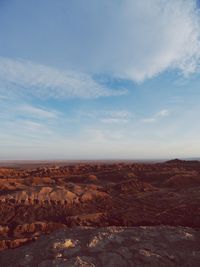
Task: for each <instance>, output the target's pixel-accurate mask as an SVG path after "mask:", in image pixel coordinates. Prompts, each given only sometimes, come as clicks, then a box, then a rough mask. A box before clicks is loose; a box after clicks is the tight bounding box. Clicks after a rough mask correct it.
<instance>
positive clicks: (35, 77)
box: [0, 58, 127, 98]
mask: <svg viewBox="0 0 200 267" xmlns="http://www.w3.org/2000/svg"><path fill="white" fill-rule="evenodd" d="M0 86H1V87H0V94H3V95H6V94H7V95H8V96H9V95H13V94H14V95H21V96H23V95H26V96H27V95H29V96H34V97H39V98H69V97H80V98H97V97H103V96H114V95H122V94H126V93H127V90H125V89H121V90H114V89H109V88H107V87H106V86H104V85H101V84H99V83H97V82H96V81H95V80H94V79H93V78H92V77H91V76H90V75H88V74H84V73H77V72H72V71H67V70H64V71H63V70H58V69H56V68H52V67H49V66H45V65H41V64H35V63H33V62H30V61H24V60H13V59H8V58H0Z"/></svg>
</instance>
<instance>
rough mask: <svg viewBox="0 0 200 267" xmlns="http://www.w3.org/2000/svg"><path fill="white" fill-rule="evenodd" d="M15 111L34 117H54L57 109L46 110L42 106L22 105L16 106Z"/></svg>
mask: <svg viewBox="0 0 200 267" xmlns="http://www.w3.org/2000/svg"><path fill="white" fill-rule="evenodd" d="M17 111H20V112H22V113H23V115H24V114H25V115H29V116H31V117H36V118H46V119H55V118H57V113H58V112H57V111H48V110H45V109H42V108H37V107H34V106H32V105H22V106H19V107H18V108H17Z"/></svg>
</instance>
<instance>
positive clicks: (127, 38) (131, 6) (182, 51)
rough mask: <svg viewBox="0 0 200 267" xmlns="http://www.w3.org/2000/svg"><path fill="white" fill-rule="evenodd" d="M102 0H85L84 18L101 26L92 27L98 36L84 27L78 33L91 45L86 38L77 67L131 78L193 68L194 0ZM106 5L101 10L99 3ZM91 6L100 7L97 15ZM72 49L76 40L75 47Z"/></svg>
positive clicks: (198, 21)
mask: <svg viewBox="0 0 200 267" xmlns="http://www.w3.org/2000/svg"><path fill="white" fill-rule="evenodd" d="M96 2H97V1H95V3H96ZM107 2H108V1H107V0H102V1H101V4H99V5H97V3H96V5H95V4H94V5H92V4H91V6H93V7H94V6H95V9H94V8H93V9H92V8H91V7H89V11H88V13H89V18H88V21H89V23H90V24H92V23H93V24H94V25H97V26H98V25H99V24H100V25H102V27H101V28H100V29H99V28H97V26H96V28H95V30H96V33H98V36H96V35H95V36H93V35H92V34H91V32H90V31H89V30H88V31H87V30H85V32H84V34H85V36H86V37H85V38H86V39H87V40H92V42H91V45H92V46H91V47H90V44H88V43H87V47H83V48H82V49H83V51H84V53H83V54H85V52H87V51H89V53H88V54H87V64H88V65H87V66H85V65H84V64H82V65H83V68H85V67H86V68H87V67H89V68H90V70H91V71H96V72H99V71H100V72H102V71H103V72H107V73H110V74H112V75H114V76H116V77H120V78H125V79H130V80H133V81H136V82H142V81H144V80H145V79H148V78H151V77H154V76H156V75H158V74H160V73H162V72H164V71H166V70H178V71H180V72H182V73H183V74H184V75H186V76H187V75H189V74H190V73H194V72H196V71H198V69H199V61H200V17H199V9H198V5H197V1H196V0H151V1H146V0H134V1H133V0H124V1H116V0H112V1H109V4H108V3H107ZM90 3H91V1H90ZM107 5H108V8H107V9H105V10H104V9H103V6H107ZM97 6H98V7H99V6H100V7H99V8H101V9H100V10H101V12H102V13H101V16H99V15H98V14H97V13H98V12H99V11H98V10H99V9H98V8H97ZM102 10H103V11H102ZM93 13H95V15H96V16H95V18H96V21H95V22H94V21H93V18H94V14H93ZM92 14H93V16H92ZM90 16H91V17H90ZM89 23H88V25H87V26H88V27H89ZM94 27H95V26H94ZM94 44H95V45H94ZM94 46H95V49H94V48H93V47H94ZM78 49H80V47H79V46H78V45H77V51H76V52H78ZM82 61H83V62H84V58H82ZM83 62H77V63H78V64H81V63H83Z"/></svg>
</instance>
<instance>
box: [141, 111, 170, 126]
mask: <svg viewBox="0 0 200 267" xmlns="http://www.w3.org/2000/svg"><path fill="white" fill-rule="evenodd" d="M169 114H170V111H169V110H167V109H162V110H160V111H159V112H157V113H155V114H154V115H153V116H152V117H149V118H145V119H142V122H144V123H154V122H157V121H159V120H160V119H161V118H163V117H167V116H169Z"/></svg>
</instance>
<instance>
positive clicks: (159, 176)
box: [0, 160, 200, 267]
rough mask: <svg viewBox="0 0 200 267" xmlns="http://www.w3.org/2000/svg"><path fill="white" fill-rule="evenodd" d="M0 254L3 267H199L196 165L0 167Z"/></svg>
mask: <svg viewBox="0 0 200 267" xmlns="http://www.w3.org/2000/svg"><path fill="white" fill-rule="evenodd" d="M3 165H4V166H3ZM0 251H1V252H0V266H6V267H7V266H40V267H42V266H199V262H200V162H199V161H182V160H171V161H167V162H163V163H136V162H128V161H127V162H121V163H120V162H106V163H105V162H79V163H78V162H77V163H75V162H74V163H45V162H43V163H40V164H38V163H37V164H36V163H16V164H15V165H9V166H8V163H6V164H1V167H0Z"/></svg>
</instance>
